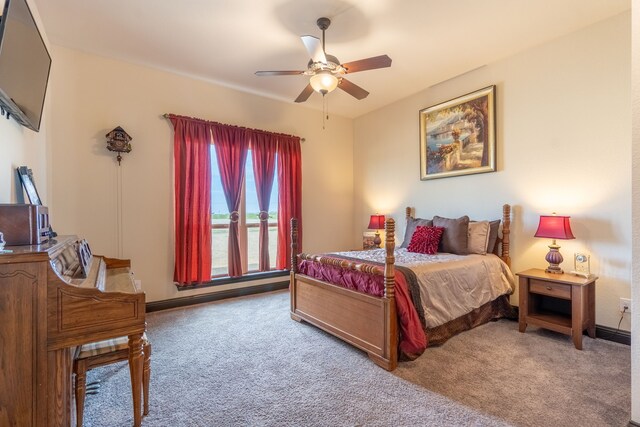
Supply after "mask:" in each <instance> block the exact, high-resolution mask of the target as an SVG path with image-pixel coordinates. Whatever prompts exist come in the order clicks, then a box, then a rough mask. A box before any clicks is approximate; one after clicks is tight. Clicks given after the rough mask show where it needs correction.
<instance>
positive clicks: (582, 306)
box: [517, 268, 598, 350]
mask: <svg viewBox="0 0 640 427" xmlns="http://www.w3.org/2000/svg"><path fill="white" fill-rule="evenodd" d="M517 275H518V276H519V277H520V289H519V291H520V298H519V301H520V308H519V312H520V315H519V321H520V323H519V330H520V332H524V331H525V330H526V329H527V325H538V326H541V327H543V328H546V329H550V330H552V331H556V332H560V333H562V334H566V335H571V337H572V338H573V344H574V345H575V346H576V348H577V349H578V350H582V332H583V331H584V330H585V329H586V330H587V333H588V334H589V336H590V337H591V338H595V337H596V321H595V314H596V298H595V296H596V295H595V285H596V280H597V279H598V278H597V277H596V276H593V277H591V278H589V279H585V278H582V277H579V276H574V275H571V274H549V273H546V272H545V271H544V270H542V269H538V268H532V269H530V270H526V271H523V272H520V273H517Z"/></svg>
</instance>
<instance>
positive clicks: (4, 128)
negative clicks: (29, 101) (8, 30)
mask: <svg viewBox="0 0 640 427" xmlns="http://www.w3.org/2000/svg"><path fill="white" fill-rule="evenodd" d="M27 3H28V4H29V7H30V8H31V13H32V14H33V16H34V19H35V21H36V23H37V24H38V26H39V28H40V33H41V34H42V38H43V39H44V42H45V44H46V45H47V46H49V42H48V39H47V35H46V34H45V32H44V30H43V26H42V23H41V21H40V15H39V14H38V9H37V8H36V5H35V3H34V2H33V1H30V0H28V1H27ZM49 49H50V48H49ZM50 100H51V92H50V91H49V92H48V93H47V96H46V105H45V111H44V113H43V114H44V115H43V117H42V124H41V126H40V132H39V133H36V132H34V131H32V130H30V129H27V128H26V127H22V126H21V125H19V124H18V123H17V122H16V121H15V120H13V119H11V120H7V119H6V118H5V117H0V203H24V198H23V194H22V187H21V184H20V180H19V178H18V176H17V174H16V168H17V167H18V166H29V167H30V168H31V169H32V170H33V174H34V180H35V182H36V187H37V189H38V193H39V195H40V198H41V199H42V200H43V204H45V205H46V204H47V202H48V200H49V199H48V197H47V196H48V176H47V144H46V135H47V128H48V126H47V118H48V113H47V110H48V107H49V105H50ZM27 202H28V201H27ZM0 231H2V230H0Z"/></svg>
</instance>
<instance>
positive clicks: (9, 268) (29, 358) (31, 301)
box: [0, 261, 47, 426]
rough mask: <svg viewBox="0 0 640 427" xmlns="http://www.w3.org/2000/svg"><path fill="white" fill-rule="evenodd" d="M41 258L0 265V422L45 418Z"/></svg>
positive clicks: (23, 423) (31, 422)
mask: <svg viewBox="0 0 640 427" xmlns="http://www.w3.org/2000/svg"><path fill="white" fill-rule="evenodd" d="M46 276H47V270H46V266H45V265H44V261H42V262H40V263H38V262H31V263H30V262H17V263H13V264H3V263H0V325H2V326H1V327H0V361H1V364H2V374H1V375H0V425H2V426H45V425H46V420H47V401H46V391H47V390H46V389H47V384H46V381H43V380H45V379H46V372H47V366H46V365H47V348H46V341H45V340H43V339H38V337H46V334H47V324H46V315H45V312H44V310H45V308H46V307H45V306H44V304H43V302H44V301H45V300H46V295H47V288H46V285H47V280H46Z"/></svg>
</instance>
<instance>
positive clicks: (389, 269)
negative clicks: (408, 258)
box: [384, 218, 396, 299]
mask: <svg viewBox="0 0 640 427" xmlns="http://www.w3.org/2000/svg"><path fill="white" fill-rule="evenodd" d="M395 246H396V222H395V221H394V220H393V218H389V219H387V221H386V226H385V248H386V258H385V262H384V296H385V297H387V298H389V299H394V298H395V289H394V286H395V272H394V263H395V262H396V257H395V256H394V254H393V250H394V249H395Z"/></svg>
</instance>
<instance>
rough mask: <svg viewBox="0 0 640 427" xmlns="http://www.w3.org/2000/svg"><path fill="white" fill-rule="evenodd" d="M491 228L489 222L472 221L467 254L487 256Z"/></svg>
mask: <svg viewBox="0 0 640 427" xmlns="http://www.w3.org/2000/svg"><path fill="white" fill-rule="evenodd" d="M490 228H491V227H490V226H489V221H478V222H476V221H472V222H470V223H469V239H468V241H467V253H470V254H480V255H486V254H487V245H488V244H489V230H490Z"/></svg>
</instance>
